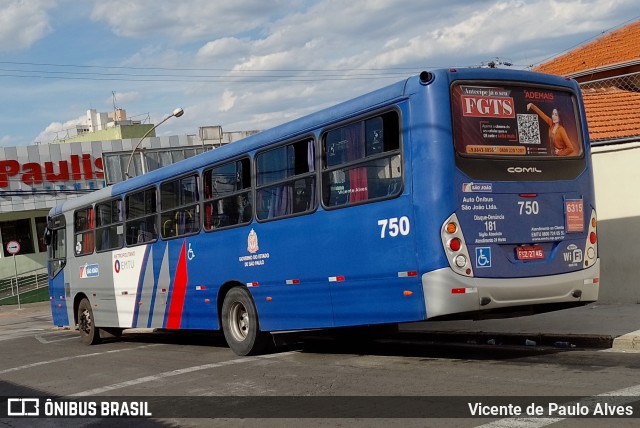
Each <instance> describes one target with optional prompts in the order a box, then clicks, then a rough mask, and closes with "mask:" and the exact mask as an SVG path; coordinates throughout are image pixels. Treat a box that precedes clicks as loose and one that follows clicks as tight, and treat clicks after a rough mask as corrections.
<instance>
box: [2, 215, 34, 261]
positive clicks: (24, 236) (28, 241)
mask: <svg viewBox="0 0 640 428" xmlns="http://www.w3.org/2000/svg"><path fill="white" fill-rule="evenodd" d="M0 233H1V234H2V249H3V251H4V256H5V257H10V256H11V254H9V252H8V251H7V244H8V243H9V242H11V241H16V242H17V243H18V244H20V251H19V252H18V254H33V253H34V252H35V251H34V246H33V234H32V232H31V219H30V218H23V219H20V220H11V221H3V222H0Z"/></svg>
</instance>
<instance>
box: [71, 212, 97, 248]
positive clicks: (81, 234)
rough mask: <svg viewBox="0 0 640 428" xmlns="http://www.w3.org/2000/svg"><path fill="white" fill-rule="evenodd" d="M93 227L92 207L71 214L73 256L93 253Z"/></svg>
mask: <svg viewBox="0 0 640 428" xmlns="http://www.w3.org/2000/svg"><path fill="white" fill-rule="evenodd" d="M94 227H95V217H94V214H93V207H86V208H82V209H79V210H77V211H76V212H74V213H73V233H74V237H75V238H74V254H75V255H76V256H84V255H86V254H91V253H93V229H94Z"/></svg>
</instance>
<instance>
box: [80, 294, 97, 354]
mask: <svg viewBox="0 0 640 428" xmlns="http://www.w3.org/2000/svg"><path fill="white" fill-rule="evenodd" d="M78 331H79V332H80V339H81V340H82V343H84V344H85V345H95V344H96V343H99V342H100V331H99V330H98V328H97V327H96V323H95V319H94V318H93V310H92V309H91V303H89V300H88V299H82V300H81V301H80V304H79V305H78Z"/></svg>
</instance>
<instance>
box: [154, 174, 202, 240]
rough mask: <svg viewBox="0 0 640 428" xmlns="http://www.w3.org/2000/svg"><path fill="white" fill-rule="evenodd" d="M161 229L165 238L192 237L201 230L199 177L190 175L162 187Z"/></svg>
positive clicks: (167, 182)
mask: <svg viewBox="0 0 640 428" xmlns="http://www.w3.org/2000/svg"><path fill="white" fill-rule="evenodd" d="M160 210H161V212H162V213H161V214H160V225H161V226H160V227H161V233H162V237H163V238H175V237H178V236H185V235H191V234H194V233H198V231H199V230H200V209H199V205H198V176H197V175H190V176H188V177H183V178H179V179H177V180H171V181H166V182H164V183H162V184H161V185H160Z"/></svg>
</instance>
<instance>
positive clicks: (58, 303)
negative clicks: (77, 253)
mask: <svg viewBox="0 0 640 428" xmlns="http://www.w3.org/2000/svg"><path fill="white" fill-rule="evenodd" d="M64 273H65V272H64V269H62V270H61V271H60V272H58V275H57V276H56V277H55V278H53V279H49V298H50V301H51V314H52V318H53V325H55V326H57V327H65V326H68V325H70V323H69V313H68V311H67V301H66V299H65V295H64V278H65V276H64ZM72 309H73V308H72ZM72 319H73V318H72Z"/></svg>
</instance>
